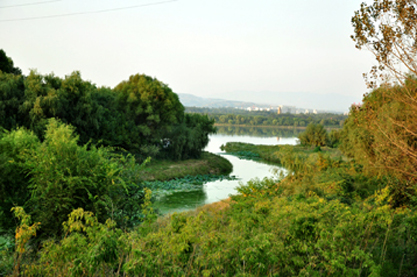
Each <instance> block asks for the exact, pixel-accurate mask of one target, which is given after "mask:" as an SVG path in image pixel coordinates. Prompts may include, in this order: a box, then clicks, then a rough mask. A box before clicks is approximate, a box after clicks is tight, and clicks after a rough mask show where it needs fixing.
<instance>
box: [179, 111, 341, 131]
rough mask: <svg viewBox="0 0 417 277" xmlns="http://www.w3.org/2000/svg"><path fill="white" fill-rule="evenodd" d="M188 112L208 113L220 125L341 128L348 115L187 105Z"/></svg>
mask: <svg viewBox="0 0 417 277" xmlns="http://www.w3.org/2000/svg"><path fill="white" fill-rule="evenodd" d="M186 112H187V113H199V114H206V115H208V116H209V118H211V119H213V120H214V121H215V122H216V124H219V125H233V126H239V127H240V126H269V127H272V126H273V127H306V126H307V125H308V124H310V123H315V124H321V125H324V126H326V127H336V128H340V126H342V124H343V121H344V120H345V119H346V117H347V116H345V115H342V114H330V113H323V114H321V113H320V114H288V113H285V114H277V113H276V112H273V111H247V110H242V109H235V108H198V107H186Z"/></svg>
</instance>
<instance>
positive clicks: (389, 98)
mask: <svg viewBox="0 0 417 277" xmlns="http://www.w3.org/2000/svg"><path fill="white" fill-rule="evenodd" d="M352 24H353V27H354V35H353V36H352V38H353V40H354V41H355V42H356V47H357V48H359V49H361V48H367V49H368V50H370V51H371V52H372V53H373V54H374V55H375V58H376V61H377V62H378V65H377V66H374V67H372V70H371V71H370V74H369V75H365V77H366V82H367V84H368V86H369V87H370V88H372V89H373V90H372V91H371V92H370V93H369V94H367V95H365V97H364V100H363V105H362V106H360V105H359V106H352V108H351V116H350V117H349V118H348V120H347V122H346V124H345V127H344V134H343V140H344V143H343V144H344V146H343V148H342V149H344V151H345V153H346V154H348V155H350V156H352V157H354V158H355V160H356V161H357V162H358V163H360V164H361V165H362V166H363V167H364V169H365V170H366V171H367V172H370V173H372V174H378V175H388V176H390V177H392V178H394V179H393V181H392V185H391V193H392V196H393V201H392V204H393V205H394V206H401V205H404V204H405V205H407V203H408V202H409V200H410V199H411V198H412V197H413V195H416V188H415V186H414V185H413V184H414V183H415V182H416V181H417V175H416V169H417V156H416V152H417V151H416V150H417V127H416V124H415V122H416V121H417V101H416V99H417V78H416V77H415V76H416V75H417V65H416V60H415V57H416V53H417V36H416V32H417V3H416V2H415V1H407V0H395V1H384V0H375V1H374V2H373V3H372V4H370V5H367V4H366V3H363V4H362V5H361V9H360V10H358V11H356V12H355V16H354V17H353V18H352ZM402 68H404V69H405V71H402V70H401V69H402ZM355 134H356V136H355Z"/></svg>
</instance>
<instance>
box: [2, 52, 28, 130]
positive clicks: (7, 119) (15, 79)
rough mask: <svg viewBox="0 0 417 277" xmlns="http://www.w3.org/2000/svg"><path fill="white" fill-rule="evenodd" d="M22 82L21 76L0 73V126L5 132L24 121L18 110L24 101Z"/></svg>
mask: <svg viewBox="0 0 417 277" xmlns="http://www.w3.org/2000/svg"><path fill="white" fill-rule="evenodd" d="M0 56H1V50H0ZM0 70H1V69H0ZM23 80H24V77H23V76H22V75H14V74H11V73H10V74H7V73H6V72H2V71H0V126H2V127H3V128H6V129H7V130H11V129H14V128H16V127H17V126H19V125H21V124H22V122H23V121H25V120H26V118H25V116H24V114H23V113H22V112H21V110H20V108H21V106H22V105H23V101H24V81H23Z"/></svg>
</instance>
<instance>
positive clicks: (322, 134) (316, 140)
mask: <svg viewBox="0 0 417 277" xmlns="http://www.w3.org/2000/svg"><path fill="white" fill-rule="evenodd" d="M298 139H299V140H300V143H301V144H302V145H311V146H324V145H326V142H327V131H326V130H325V129H324V127H323V125H320V124H314V123H310V124H309V125H308V126H307V128H306V130H305V131H304V132H303V133H301V134H300V135H299V136H298Z"/></svg>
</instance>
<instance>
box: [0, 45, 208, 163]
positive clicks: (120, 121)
mask: <svg viewBox="0 0 417 277" xmlns="http://www.w3.org/2000/svg"><path fill="white" fill-rule="evenodd" d="M0 56H1V53H0ZM50 118H58V119H59V120H60V121H61V122H63V123H66V124H71V125H72V126H74V127H75V130H76V132H77V134H78V135H79V140H78V143H79V144H86V143H89V142H92V143H93V144H95V145H104V146H112V147H117V148H119V149H120V148H121V149H125V150H127V151H129V152H130V153H132V154H135V156H136V157H137V158H139V159H140V160H141V161H144V160H145V159H146V158H147V157H149V156H152V157H157V156H158V157H165V158H169V159H174V160H178V159H187V158H191V157H199V156H200V155H201V151H202V149H204V147H205V146H206V145H207V142H208V134H211V133H214V132H215V129H214V127H213V124H214V121H212V120H210V119H208V118H207V117H206V116H201V115H184V107H183V106H182V104H181V103H180V102H179V100H178V96H177V95H176V94H175V93H174V92H173V91H172V90H171V89H170V88H169V87H168V86H167V85H165V84H163V83H162V82H160V81H158V80H157V79H154V78H151V77H149V76H146V75H139V74H137V75H134V76H131V77H130V78H129V80H128V81H123V82H121V83H120V84H119V85H118V86H116V87H115V88H114V89H113V90H112V89H109V88H105V87H103V88H97V86H96V85H94V84H92V83H91V82H89V81H85V80H83V79H82V78H81V74H80V72H77V71H75V72H73V73H72V74H70V75H68V76H65V78H63V79H61V78H59V77H57V76H55V75H53V74H50V75H45V76H43V75H41V74H39V73H37V72H36V71H33V70H32V71H31V72H30V74H29V75H28V76H22V75H14V74H11V73H10V74H9V73H7V72H2V71H0V126H1V127H3V128H5V129H7V130H13V129H14V128H17V127H18V126H23V127H26V128H28V129H30V130H32V131H33V132H34V133H35V134H36V135H37V136H38V137H39V138H40V139H41V140H43V139H44V133H45V128H46V125H47V124H48V120H49V119H50ZM161 150H164V151H162V152H163V153H162V152H161Z"/></svg>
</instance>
